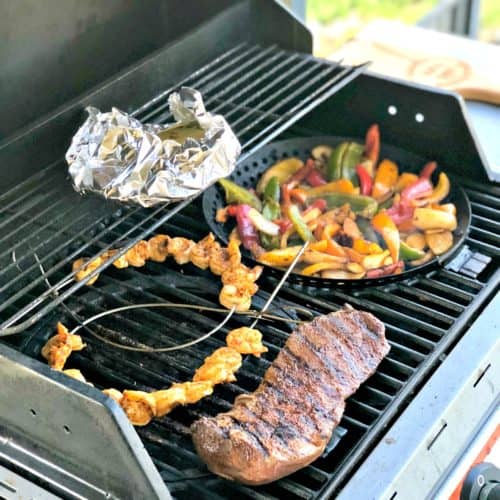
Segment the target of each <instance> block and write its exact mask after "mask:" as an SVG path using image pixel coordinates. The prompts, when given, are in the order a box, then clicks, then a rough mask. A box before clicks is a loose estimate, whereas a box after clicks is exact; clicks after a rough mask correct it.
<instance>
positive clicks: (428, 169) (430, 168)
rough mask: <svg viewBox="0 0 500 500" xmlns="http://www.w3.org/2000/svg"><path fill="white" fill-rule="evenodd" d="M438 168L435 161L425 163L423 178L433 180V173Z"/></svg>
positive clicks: (421, 175) (421, 173) (422, 172)
mask: <svg viewBox="0 0 500 500" xmlns="http://www.w3.org/2000/svg"><path fill="white" fill-rule="evenodd" d="M436 168H437V163H436V162H435V161H430V162H429V163H426V164H425V165H424V168H423V169H422V171H421V172H420V178H421V179H427V180H428V181H430V180H431V175H432V174H433V173H434V170H436Z"/></svg>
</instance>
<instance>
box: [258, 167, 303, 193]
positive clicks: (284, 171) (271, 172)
mask: <svg viewBox="0 0 500 500" xmlns="http://www.w3.org/2000/svg"><path fill="white" fill-rule="evenodd" d="M303 166H304V162H303V161H302V160H299V159H298V158H287V159H286V160H281V161H279V162H278V163H275V164H274V165H273V166H272V167H271V168H268V169H267V170H266V171H265V172H264V174H263V175H262V177H261V178H260V180H259V182H258V183H257V187H256V188H255V190H256V191H257V193H259V194H261V193H263V192H264V189H265V188H266V186H267V184H268V183H269V181H270V180H271V178H273V177H276V178H277V179H278V183H279V184H280V185H281V184H283V183H284V182H285V181H287V180H288V179H289V178H290V177H291V176H292V175H293V174H294V173H295V172H297V170H299V169H300V168H302V167H303Z"/></svg>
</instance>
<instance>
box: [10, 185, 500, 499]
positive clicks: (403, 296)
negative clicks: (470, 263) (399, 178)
mask: <svg viewBox="0 0 500 500" xmlns="http://www.w3.org/2000/svg"><path fill="white" fill-rule="evenodd" d="M462 181H463V185H464V187H465V188H466V190H467V192H468V194H469V195H470V196H471V200H474V199H476V200H479V198H481V200H480V201H474V204H473V213H474V218H473V228H472V231H471V237H469V238H468V239H467V245H468V246H469V247H470V248H471V249H472V250H473V251H482V252H484V253H485V254H487V255H489V256H490V257H492V258H493V260H492V262H491V263H490V264H489V265H488V266H487V268H486V269H485V270H484V271H483V273H481V275H480V276H479V277H478V279H471V278H467V277H464V276H462V275H460V274H457V273H455V272H453V271H450V270H447V269H439V270H434V271H431V272H429V273H427V274H425V275H422V276H419V277H416V278H412V279H410V280H406V281H403V282H397V283H392V284H389V285H387V286H384V287H373V288H365V289H360V290H352V291H346V290H328V291H321V290H319V291H318V290H315V291H314V294H312V293H310V292H311V291H310V290H307V289H300V288H292V287H289V286H285V287H284V288H283V289H282V291H281V292H280V294H279V296H278V298H277V299H276V301H275V302H274V304H273V309H274V310H273V312H274V313H276V314H281V315H284V314H288V315H290V317H294V318H295V317H298V316H296V313H293V312H291V311H290V310H289V309H286V308H284V306H291V307H293V306H300V307H306V308H308V309H310V310H311V311H312V313H313V314H321V313H327V312H330V311H332V310H336V309H337V308H339V307H341V306H342V305H343V304H344V303H345V302H349V303H351V304H352V305H354V306H357V307H360V308H362V309H364V310H368V311H371V312H373V313H375V314H376V315H377V316H378V317H379V318H381V319H382V320H383V321H384V322H385V324H386V328H387V338H388V340H389V342H390V344H391V347H392V349H391V352H390V353H389V355H388V356H387V358H386V359H385V360H384V361H383V362H382V363H381V365H380V367H379V369H378V370H377V372H376V373H375V375H373V376H372V377H371V378H370V379H369V380H368V381H367V382H366V383H365V384H363V386H362V387H361V388H360V390H359V391H358V392H357V393H356V394H355V395H354V396H353V397H351V398H350V399H349V400H348V404H347V407H346V411H345V414H344V417H343V419H342V422H341V427H342V428H343V429H345V430H346V431H347V432H346V434H345V436H344V437H342V439H341V440H340V442H339V443H338V444H337V445H336V447H335V448H334V450H333V451H332V452H330V453H329V454H328V455H327V456H326V457H323V458H320V459H318V460H317V461H316V462H315V463H314V464H313V465H311V466H309V467H306V468H305V469H303V470H302V471H299V472H297V473H296V474H293V475H292V476H290V477H288V478H286V479H284V480H281V481H278V482H276V483H273V484H271V485H267V486H261V487H258V488H249V487H245V486H242V485H238V484H234V483H232V482H228V481H224V480H221V479H219V478H217V477H215V476H213V475H211V474H209V473H207V471H206V469H205V467H204V465H203V463H202V462H201V460H200V459H199V458H198V457H197V455H196V453H195V452H194V449H193V447H192V444H191V440H190V436H189V432H188V428H189V425H190V424H191V422H193V421H194V420H195V419H197V418H199V417H200V416H202V415H215V414H216V413H218V412H221V411H226V410H227V409H229V408H230V406H231V403H232V401H233V400H234V398H235V397H236V396H237V395H238V394H241V393H244V392H248V391H252V390H254V389H255V387H256V386H257V385H258V384H259V381H260V379H261V377H262V375H263V373H264V371H265V370H266V369H267V367H268V366H269V363H270V362H271V361H272V359H274V357H275V356H276V354H277V352H278V350H279V349H280V347H281V346H282V345H283V344H284V342H285V341H286V338H287V336H288V335H289V333H290V331H291V326H289V324H287V323H266V322H263V323H261V329H262V331H263V334H264V338H265V339H266V341H265V343H266V345H267V347H268V348H269V352H268V353H266V354H265V355H264V356H263V358H262V359H260V360H257V359H255V358H252V357H247V358H246V359H245V362H244V364H243V367H242V369H241V370H240V372H239V374H238V381H237V383H234V384H227V385H224V386H222V387H219V388H217V389H216V391H215V393H214V395H213V396H212V397H210V398H207V399H205V400H203V401H201V402H200V403H199V404H197V405H193V406H188V407H185V408H179V409H176V410H175V411H174V412H172V413H171V414H170V415H167V416H165V417H164V418H161V419H158V420H156V421H154V422H153V423H151V424H150V425H149V426H147V427H145V428H138V429H137V430H138V433H139V435H140V437H141V438H142V440H143V442H144V445H145V446H146V448H147V450H148V452H149V453H150V454H151V456H152V458H153V460H154V462H155V464H156V465H157V467H158V469H159V470H160V472H161V475H162V477H163V478H164V480H165V482H166V483H167V485H168V487H169V488H170V490H171V491H172V493H173V494H174V495H175V496H176V497H179V498H185V497H186V498H187V497H188V496H192V495H193V494H194V495H196V494H198V495H201V494H202V495H203V498H212V497H213V498H228V497H229V498H232V497H234V496H235V495H240V496H242V497H244V498H283V497H286V498H297V499H302V498H316V497H318V496H319V495H320V494H322V493H325V492H332V491H334V490H335V489H336V488H338V487H339V486H340V485H341V484H342V482H343V481H345V480H346V478H347V477H348V474H349V471H350V470H351V469H352V467H354V466H355V464H356V463H358V462H359V460H361V459H362V457H363V456H364V455H365V454H366V453H367V452H368V450H369V447H370V446H373V445H374V444H375V443H376V438H377V437H378V436H379V435H380V434H381V432H382V431H383V429H384V428H385V427H386V426H387V424H388V423H389V422H390V421H391V419H393V418H395V417H396V416H397V414H398V413H399V412H400V410H401V408H402V405H403V404H404V403H405V401H407V400H408V399H409V397H410V396H411V394H412V393H413V392H414V391H415V390H416V389H417V388H418V386H419V384H421V383H423V381H424V380H425V378H426V377H427V376H428V375H429V374H430V372H431V370H432V369H434V368H435V367H436V366H437V364H438V363H439V357H440V356H441V355H442V354H445V353H446V351H447V350H448V349H449V348H450V347H451V346H452V345H453V343H454V342H455V341H456V340H458V338H459V336H460V333H461V332H462V331H463V330H464V326H465V325H466V323H467V322H468V321H470V320H471V318H472V316H473V314H477V313H478V312H479V307H480V305H481V304H482V303H484V302H485V298H486V297H487V295H488V294H489V293H491V292H492V290H493V289H494V288H495V287H496V286H498V281H499V272H498V269H497V268H498V266H497V265H498V254H499V252H498V248H499V244H500V241H499V240H500V236H498V235H496V234H495V233H493V232H492V230H493V228H494V227H495V224H498V223H499V218H498V212H497V213H494V211H493V210H492V209H494V207H495V206H496V200H495V196H497V195H498V189H497V188H495V187H486V186H482V185H478V184H475V183H471V182H469V181H466V180H462ZM200 212H201V207H200V204H199V203H197V202H195V203H193V204H191V205H190V206H188V207H186V208H185V209H184V210H183V211H182V212H181V213H179V214H178V215H177V216H176V217H174V218H173V219H171V220H169V221H167V222H166V223H163V224H162V225H161V226H160V228H159V229H160V230H161V231H162V232H165V233H169V234H176V235H183V236H186V237H190V238H194V239H198V238H201V237H203V236H204V235H205V234H206V231H207V229H206V227H205V225H204V223H202V222H201V221H200V218H199V213H200ZM478 214H482V215H480V217H481V219H477V215H478ZM485 214H490V216H494V218H491V219H488V218H486V217H485ZM140 217H141V213H140V211H139V212H138V213H135V214H132V215H131V216H130V218H129V219H127V220H126V221H125V222H124V223H123V224H125V225H124V227H125V229H128V228H133V227H135V225H136V224H137V223H138V221H139V220H140ZM160 219H161V214H160V215H157V216H156V220H160ZM153 220H155V219H153ZM476 221H478V222H479V223H481V226H476ZM490 222H491V224H490ZM476 228H481V229H482V230H483V231H485V232H487V233H488V234H487V236H484V235H483V233H476V232H475V229H476ZM121 229H122V228H121V227H115V228H111V229H109V231H108V233H106V238H116V237H118V236H119V234H120V233H119V231H120V230H121ZM477 234H479V236H477ZM483 236H484V237H483ZM486 240H488V241H489V242H490V243H491V244H490V245H489V246H488V247H487V249H486V250H485V248H484V246H483V245H484V242H485V241H486ZM106 241H107V240H102V241H101V240H98V242H97V244H102V245H103V244H105V243H106ZM490 250H491V251H490ZM58 273H62V270H60V271H58ZM56 276H58V275H57V273H56ZM272 286H273V283H272V282H267V281H264V283H263V284H262V288H261V291H259V293H258V294H257V296H256V297H255V299H254V306H255V307H256V308H259V307H261V306H262V305H263V303H264V302H265V300H266V299H267V297H268V296H269V293H270V291H271V290H272ZM218 289H219V286H218V285H217V283H215V282H214V280H213V279H212V276H211V274H210V273H209V272H204V271H200V270H198V269H196V268H194V267H193V266H188V267H184V268H180V267H178V266H176V265H175V263H167V264H157V263H153V262H152V263H148V265H147V266H145V267H144V268H142V269H123V270H116V269H114V268H110V269H108V271H106V272H105V273H103V274H102V275H101V277H100V278H99V281H98V283H97V284H96V285H94V286H93V287H92V288H89V289H82V290H80V291H79V292H78V293H76V294H74V295H73V296H72V297H71V298H70V299H69V300H68V301H67V304H68V306H69V307H70V308H71V310H72V311H74V312H75V313H77V314H79V315H81V316H82V317H89V316H90V315H92V314H95V313H98V312H100V311H102V310H105V309H109V308H111V307H117V306H121V305H126V304H133V303H138V302H155V301H171V302H188V303H192V304H198V305H214V304H215V303H217V293H218ZM284 311H288V312H284ZM292 311H293V310H292ZM61 318H64V313H63V311H62V310H60V312H59V316H58V317H57V319H61ZM300 318H301V319H304V316H300ZM64 319H65V320H66V321H67V322H68V324H70V325H71V324H72V319H71V318H68V317H66V318H64ZM55 320H56V316H55V315H54V316H53V317H51V318H47V321H46V322H44V323H40V324H38V325H37V327H36V328H33V329H30V330H29V332H28V335H23V336H22V337H19V339H17V338H16V337H13V338H12V339H11V341H12V342H14V343H15V342H19V340H22V342H23V343H22V345H21V344H18V348H19V349H20V350H22V351H23V352H24V353H26V354H28V355H30V356H32V357H39V352H40V348H41V346H42V345H43V343H44V342H45V341H46V339H47V338H48V336H50V335H51V334H52V331H53V324H54V321H55ZM219 320H220V316H219V315H217V314H215V313H210V314H207V313H201V312H193V311H189V312H187V311H184V310H151V311H134V313H133V315H132V314H128V313H122V314H119V315H114V316H113V317H112V319H111V318H108V319H102V320H101V322H100V323H99V326H98V327H96V328H98V330H97V331H99V332H100V333H101V334H105V335H107V336H109V338H110V339H114V340H117V341H119V342H124V343H128V344H130V345H140V344H141V343H142V344H147V345H154V346H159V345H171V344H173V343H178V342H182V341H185V340H189V339H192V338H195V337H198V336H199V335H200V334H201V333H202V332H205V331H208V329H210V328H211V327H213V326H214V325H215V324H216V323H217V322H218V321H219ZM169 324H175V327H174V328H172V329H169V328H168V325H169ZM243 324H248V323H246V322H245V320H244V319H242V318H241V317H237V318H233V319H232V320H231V321H230V323H229V324H228V325H227V326H226V328H224V329H223V330H222V331H221V332H219V333H218V334H216V335H215V336H214V337H213V338H211V339H209V340H207V341H206V342H204V343H202V344H199V345H196V346H194V347H192V348H190V349H188V350H183V351H180V352H177V353H175V354H172V353H161V354H160V353H157V354H155V353H151V354H143V353H126V354H123V353H121V352H120V351H117V350H115V349H113V348H109V347H108V346H107V345H104V344H102V343H101V342H99V341H96V340H95V339H94V338H93V337H91V336H90V335H86V334H84V336H85V341H86V342H87V344H88V347H87V348H86V349H85V350H83V351H81V352H79V353H74V354H73V355H72V357H71V358H70V363H69V366H71V367H74V368H79V369H81V370H82V372H83V373H84V374H85V375H86V376H87V377H88V379H89V380H91V381H92V382H93V383H95V384H96V385H97V387H99V388H105V387H116V388H118V389H123V388H134V389H138V390H152V389H158V388H163V387H165V386H167V385H168V384H170V383H171V382H174V381H183V380H187V379H189V378H190V377H191V376H192V373H193V371H194V368H195V367H197V366H199V364H200V363H201V362H202V360H203V358H204V357H205V356H207V355H208V354H210V353H211V352H212V351H213V350H214V349H216V348H217V347H219V346H222V345H223V343H224V337H225V334H226V333H227V331H228V330H229V329H231V328H235V327H237V326H241V325H243ZM48 325H50V327H49V326H48ZM189 478H191V479H189Z"/></svg>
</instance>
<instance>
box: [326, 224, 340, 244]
mask: <svg viewBox="0 0 500 500" xmlns="http://www.w3.org/2000/svg"><path fill="white" fill-rule="evenodd" d="M339 230H340V224H337V223H336V222H330V223H328V224H326V225H325V227H324V228H323V232H322V233H321V239H322V240H323V239H327V240H328V239H330V238H333V237H334V236H335V235H336V234H337V233H338V232H339Z"/></svg>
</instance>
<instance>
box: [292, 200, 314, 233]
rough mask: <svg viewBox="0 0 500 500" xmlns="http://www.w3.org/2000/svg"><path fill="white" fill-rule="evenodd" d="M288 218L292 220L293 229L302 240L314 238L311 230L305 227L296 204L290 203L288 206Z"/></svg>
mask: <svg viewBox="0 0 500 500" xmlns="http://www.w3.org/2000/svg"><path fill="white" fill-rule="evenodd" d="M288 218H289V219H290V221H291V222H292V224H293V227H294V228H295V231H297V233H298V235H299V236H300V237H301V238H302V240H303V241H314V240H315V238H314V236H313V234H312V232H311V230H310V229H309V228H308V227H307V224H306V222H305V221H304V219H303V218H302V216H301V214H300V211H299V209H298V207H297V205H290V207H289V208H288Z"/></svg>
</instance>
